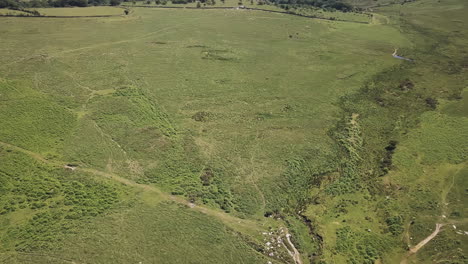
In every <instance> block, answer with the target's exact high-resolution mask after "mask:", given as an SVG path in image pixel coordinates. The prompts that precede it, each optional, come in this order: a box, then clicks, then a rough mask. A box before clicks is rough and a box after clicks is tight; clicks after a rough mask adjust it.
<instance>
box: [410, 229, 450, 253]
mask: <svg viewBox="0 0 468 264" xmlns="http://www.w3.org/2000/svg"><path fill="white" fill-rule="evenodd" d="M443 226H444V225H443V224H436V228H435V230H434V232H432V234H430V235H429V236H428V237H426V238H425V239H423V240H422V241H421V242H419V243H418V244H417V245H416V246H414V247H412V248H410V250H409V251H410V252H411V254H415V253H416V252H418V251H419V250H420V249H421V248H422V247H424V246H425V245H426V244H427V243H429V241H431V240H432V239H433V238H434V237H436V236H437V234H439V232H440V229H441V228H442V227H443Z"/></svg>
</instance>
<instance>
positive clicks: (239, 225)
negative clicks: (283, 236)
mask: <svg viewBox="0 0 468 264" xmlns="http://www.w3.org/2000/svg"><path fill="white" fill-rule="evenodd" d="M0 146H4V147H7V148H10V149H12V150H15V151H18V152H21V153H24V154H27V155H29V156H31V157H32V158H34V159H36V160H38V161H41V162H44V163H46V164H49V165H53V166H55V167H58V168H63V167H65V165H66V164H67V162H65V161H52V160H47V159H45V158H44V157H43V156H42V155H41V154H39V153H35V152H32V151H29V150H26V149H23V148H21V147H18V146H14V145H11V144H9V143H5V142H0ZM75 171H82V172H86V173H89V174H93V175H96V176H99V177H102V178H107V179H110V180H112V181H116V182H120V183H122V184H124V185H127V186H132V187H135V188H139V189H141V190H143V191H148V192H153V193H154V194H156V195H158V196H160V197H161V198H163V199H164V200H167V201H173V202H176V203H179V204H183V205H186V206H187V207H188V208H191V209H192V210H195V211H198V212H201V213H203V214H206V215H209V216H212V217H215V218H217V219H218V220H221V221H222V222H223V223H224V224H226V225H227V226H229V227H231V228H233V229H235V230H238V231H239V232H243V233H245V232H249V233H256V232H261V231H264V229H263V228H262V227H261V226H260V225H259V224H258V223H257V222H255V221H252V220H247V219H241V218H238V217H235V216H233V215H231V214H228V213H225V212H223V211H220V210H216V209H213V208H208V207H205V206H201V205H194V204H192V203H190V202H189V201H187V200H186V199H185V198H184V197H180V196H174V195H170V194H168V193H165V192H163V191H161V190H160V189H159V188H157V187H155V186H152V185H147V184H140V183H136V182H134V181H132V180H129V179H127V178H124V177H121V176H119V175H117V174H115V173H109V172H104V171H100V170H97V169H93V168H81V167H76V169H75Z"/></svg>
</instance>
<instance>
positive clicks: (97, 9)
mask: <svg viewBox="0 0 468 264" xmlns="http://www.w3.org/2000/svg"><path fill="white" fill-rule="evenodd" d="M31 10H37V11H38V12H39V13H40V14H41V15H43V16H109V15H124V11H123V9H122V8H118V7H108V6H93V7H61V8H31Z"/></svg>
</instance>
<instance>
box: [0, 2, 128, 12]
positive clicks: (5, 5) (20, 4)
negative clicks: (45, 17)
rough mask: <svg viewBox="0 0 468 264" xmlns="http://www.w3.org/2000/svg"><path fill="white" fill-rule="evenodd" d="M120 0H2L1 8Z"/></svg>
mask: <svg viewBox="0 0 468 264" xmlns="http://www.w3.org/2000/svg"><path fill="white" fill-rule="evenodd" d="M120 3H121V1H120V0H31V1H18V0H0V8H10V9H18V10H21V9H23V8H40V7H66V6H78V7H85V6H90V5H94V6H99V5H112V6H117V5H120Z"/></svg>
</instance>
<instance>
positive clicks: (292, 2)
mask: <svg viewBox="0 0 468 264" xmlns="http://www.w3.org/2000/svg"><path fill="white" fill-rule="evenodd" d="M269 2H270V3H272V4H275V5H279V6H281V7H285V6H288V7H289V6H314V7H318V8H323V9H336V10H340V11H343V12H349V11H353V10H354V7H353V6H352V5H350V4H348V3H345V2H343V1H342V0H269Z"/></svg>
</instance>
